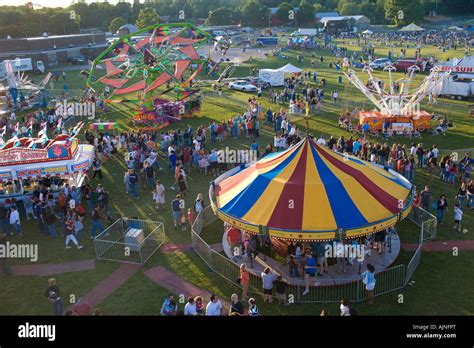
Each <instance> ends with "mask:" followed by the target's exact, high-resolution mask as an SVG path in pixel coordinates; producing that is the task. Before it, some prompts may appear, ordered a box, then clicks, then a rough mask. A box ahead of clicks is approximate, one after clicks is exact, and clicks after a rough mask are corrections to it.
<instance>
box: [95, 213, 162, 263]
mask: <svg viewBox="0 0 474 348" xmlns="http://www.w3.org/2000/svg"><path fill="white" fill-rule="evenodd" d="M164 242H165V230H164V225H163V223H161V222H155V221H145V220H137V219H129V218H120V219H118V220H116V221H115V222H114V223H113V224H112V225H110V226H109V227H108V228H106V229H105V230H104V231H103V232H102V233H100V234H99V235H98V236H97V237H96V238H95V239H94V247H95V252H96V258H97V260H108V261H118V262H125V263H134V264H140V265H143V264H144V263H145V262H146V261H147V260H148V259H149V258H150V257H151V256H152V255H153V254H154V253H155V252H156V251H157V250H158V249H159V248H160V246H161V245H162V244H163V243H164Z"/></svg>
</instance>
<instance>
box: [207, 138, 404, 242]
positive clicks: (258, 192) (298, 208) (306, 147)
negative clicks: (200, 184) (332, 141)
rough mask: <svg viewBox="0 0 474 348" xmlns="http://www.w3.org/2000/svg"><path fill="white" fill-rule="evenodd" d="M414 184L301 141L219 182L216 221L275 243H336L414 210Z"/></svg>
mask: <svg viewBox="0 0 474 348" xmlns="http://www.w3.org/2000/svg"><path fill="white" fill-rule="evenodd" d="M411 188H412V185H411V184H410V182H408V181H407V180H406V179H405V178H403V177H401V176H400V175H398V174H397V173H395V172H389V171H387V170H385V169H384V168H382V167H380V166H376V165H373V164H371V163H368V162H365V161H362V160H360V159H359V158H356V157H353V156H347V155H344V154H341V153H337V152H334V151H331V150H329V149H327V148H325V147H322V146H320V145H318V144H316V143H315V142H314V141H313V140H312V139H310V138H306V139H304V140H302V141H301V142H300V143H298V144H296V145H294V146H292V147H290V148H289V149H287V150H285V151H282V152H278V153H275V154H270V155H268V156H266V157H264V158H263V159H261V160H260V161H258V162H256V163H254V164H252V165H250V166H248V167H247V168H245V169H243V170H241V171H239V172H238V173H236V174H234V175H232V176H230V177H228V178H226V179H224V180H222V181H220V182H216V183H215V186H214V193H215V196H216V202H215V203H213V205H214V208H215V210H216V211H217V213H218V215H219V216H220V217H221V219H223V220H225V221H227V222H229V223H231V224H234V225H236V226H238V227H240V228H243V229H246V230H248V231H250V232H259V231H261V227H260V226H265V227H267V228H268V230H269V233H270V236H273V237H277V238H288V239H301V240H324V239H334V238H335V237H336V232H338V231H340V229H342V230H344V231H345V233H346V236H347V237H355V236H358V235H364V234H368V233H373V232H376V231H379V230H381V229H383V228H387V227H389V226H391V225H393V224H395V222H396V221H398V219H399V217H400V213H401V215H402V217H404V216H405V215H407V214H408V212H409V208H410V207H411V202H412V195H411Z"/></svg>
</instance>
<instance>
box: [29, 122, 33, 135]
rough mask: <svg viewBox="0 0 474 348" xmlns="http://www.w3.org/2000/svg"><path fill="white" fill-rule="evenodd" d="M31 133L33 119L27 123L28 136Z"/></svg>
mask: <svg viewBox="0 0 474 348" xmlns="http://www.w3.org/2000/svg"><path fill="white" fill-rule="evenodd" d="M32 134H33V120H30V122H29V124H28V136H29V137H31V135H32Z"/></svg>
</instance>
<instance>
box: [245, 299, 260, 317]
mask: <svg viewBox="0 0 474 348" xmlns="http://www.w3.org/2000/svg"><path fill="white" fill-rule="evenodd" d="M248 303H249V310H248V314H249V316H250V317H257V316H259V315H260V312H259V310H258V307H257V303H256V301H255V299H254V298H253V297H252V298H251V299H249V302H248Z"/></svg>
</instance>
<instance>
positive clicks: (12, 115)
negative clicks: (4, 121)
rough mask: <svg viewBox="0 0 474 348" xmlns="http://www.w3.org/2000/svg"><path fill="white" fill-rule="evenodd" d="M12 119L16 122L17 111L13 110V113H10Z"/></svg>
mask: <svg viewBox="0 0 474 348" xmlns="http://www.w3.org/2000/svg"><path fill="white" fill-rule="evenodd" d="M10 121H12V122H15V121H16V115H15V112H13V111H12V113H11V114H10Z"/></svg>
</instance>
